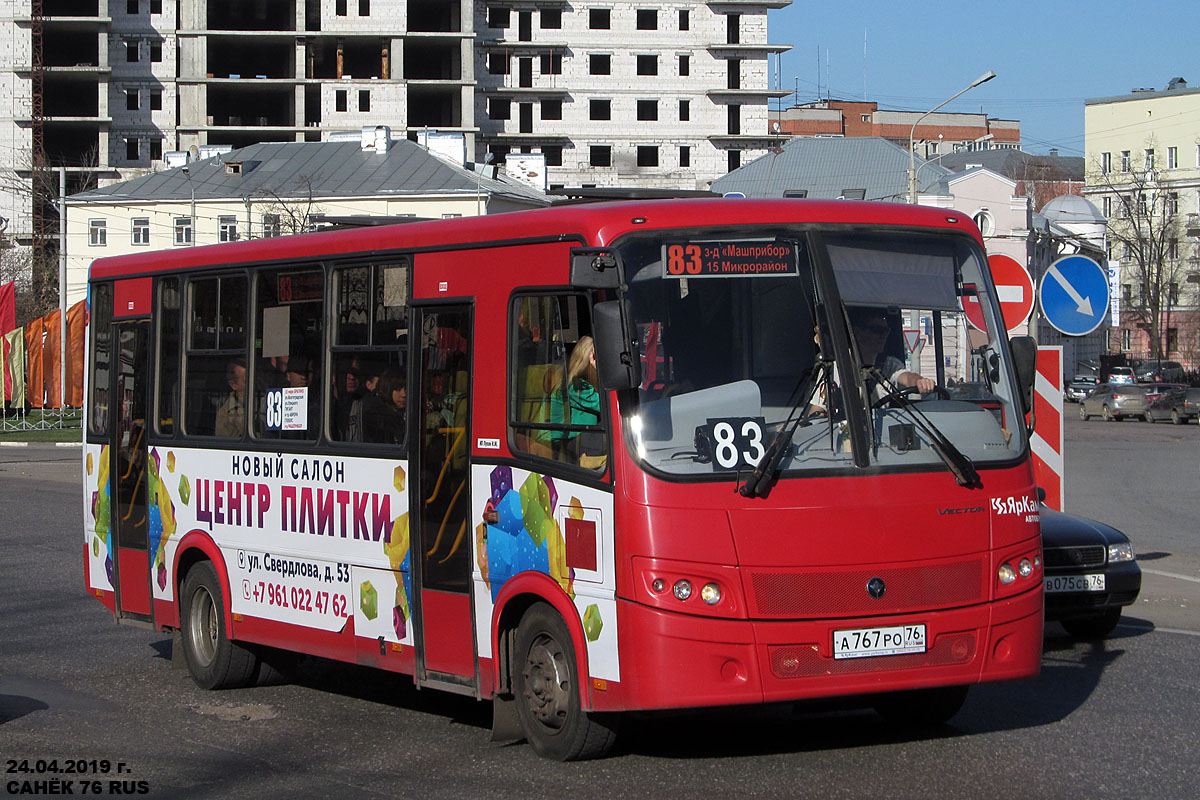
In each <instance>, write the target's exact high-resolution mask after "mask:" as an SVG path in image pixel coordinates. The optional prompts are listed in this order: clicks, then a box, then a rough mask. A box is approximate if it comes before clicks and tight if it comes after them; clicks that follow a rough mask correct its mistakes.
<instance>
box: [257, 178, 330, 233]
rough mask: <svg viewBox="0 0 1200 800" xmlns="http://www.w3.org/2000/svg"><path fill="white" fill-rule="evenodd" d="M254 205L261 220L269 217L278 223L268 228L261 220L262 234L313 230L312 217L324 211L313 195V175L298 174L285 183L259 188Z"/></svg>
mask: <svg viewBox="0 0 1200 800" xmlns="http://www.w3.org/2000/svg"><path fill="white" fill-rule="evenodd" d="M257 197H258V199H257V200H256V201H255V202H254V208H255V210H257V211H258V212H259V213H260V214H261V216H262V218H263V219H264V220H265V219H267V218H268V217H270V218H271V219H272V220H273V221H274V222H275V223H277V225H278V227H277V229H276V230H274V231H271V230H268V229H267V223H265V222H264V230H263V232H262V237H263V238H268V237H270V236H292V235H294V234H297V233H308V232H309V231H311V230H313V217H315V216H316V215H318V214H322V213H324V209H323V208H322V207H321V206H319V205H318V204H317V202H316V199H315V198H314V196H313V178H312V176H310V175H301V176H299V177H298V178H297V179H296V180H295V181H293V182H291V185H289V186H287V187H279V188H276V187H270V186H266V187H263V188H261V189H259V191H258V194H257Z"/></svg>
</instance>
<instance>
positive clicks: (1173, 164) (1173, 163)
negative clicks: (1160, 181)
mask: <svg viewBox="0 0 1200 800" xmlns="http://www.w3.org/2000/svg"><path fill="white" fill-rule="evenodd" d="M1178 168H1179V148H1178V147H1168V148H1167V169H1178Z"/></svg>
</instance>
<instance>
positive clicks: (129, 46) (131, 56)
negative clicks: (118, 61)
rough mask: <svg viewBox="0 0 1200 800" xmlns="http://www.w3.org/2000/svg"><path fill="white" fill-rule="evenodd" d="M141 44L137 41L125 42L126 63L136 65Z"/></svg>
mask: <svg viewBox="0 0 1200 800" xmlns="http://www.w3.org/2000/svg"><path fill="white" fill-rule="evenodd" d="M139 44H140V42H139V41H138V40H137V39H130V40H129V41H127V42H125V61H126V62H127V63H129V64H136V63H137V60H138V45H139Z"/></svg>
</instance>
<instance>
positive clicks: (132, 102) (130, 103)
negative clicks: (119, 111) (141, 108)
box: [125, 89, 138, 111]
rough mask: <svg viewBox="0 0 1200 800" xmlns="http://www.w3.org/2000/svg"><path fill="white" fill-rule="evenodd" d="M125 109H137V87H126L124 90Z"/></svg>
mask: <svg viewBox="0 0 1200 800" xmlns="http://www.w3.org/2000/svg"><path fill="white" fill-rule="evenodd" d="M125 110H126V111H137V110H138V90H137V89H127V90H126V91H125Z"/></svg>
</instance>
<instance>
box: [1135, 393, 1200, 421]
mask: <svg viewBox="0 0 1200 800" xmlns="http://www.w3.org/2000/svg"><path fill="white" fill-rule="evenodd" d="M1197 416H1200V389H1197V388H1191V389H1187V388H1184V389H1175V390H1173V391H1169V392H1164V393H1163V394H1162V395H1161V396H1160V397H1159V398H1158V399H1157V400H1155V401H1154V402H1153V403H1151V404H1150V407H1149V408H1148V409H1146V419H1147V420H1148V421H1150V422H1157V421H1158V420H1163V419H1169V420H1171V421H1172V422H1174V423H1175V424H1176V425H1183V424H1184V423H1186V422H1187V421H1188V420H1189V419H1191V418H1192V417H1197Z"/></svg>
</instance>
